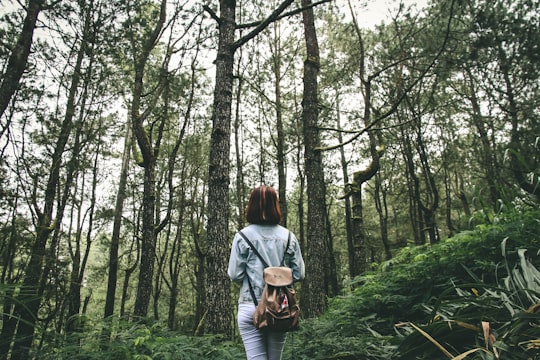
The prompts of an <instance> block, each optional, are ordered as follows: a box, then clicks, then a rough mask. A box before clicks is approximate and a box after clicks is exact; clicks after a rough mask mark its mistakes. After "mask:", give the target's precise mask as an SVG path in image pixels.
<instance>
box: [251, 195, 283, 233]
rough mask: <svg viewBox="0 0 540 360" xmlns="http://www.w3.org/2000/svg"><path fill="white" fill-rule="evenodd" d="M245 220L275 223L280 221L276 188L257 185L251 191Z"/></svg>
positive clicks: (257, 222) (253, 222) (258, 222)
mask: <svg viewBox="0 0 540 360" xmlns="http://www.w3.org/2000/svg"><path fill="white" fill-rule="evenodd" d="M246 220H247V221H248V222H249V223H250V224H271V225H277V224H279V223H280V222H281V210H280V208H279V199H278V196H277V193H276V190H274V188H272V187H270V186H265V185H262V186H259V187H257V188H255V189H253V191H252V192H251V195H250V197H249V202H248V205H247V208H246Z"/></svg>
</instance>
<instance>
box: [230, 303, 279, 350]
mask: <svg viewBox="0 0 540 360" xmlns="http://www.w3.org/2000/svg"><path fill="white" fill-rule="evenodd" d="M254 312H255V304H238V330H239V331H240V336H241V337H242V341H243V342H244V348H245V349H246V356H247V360H281V354H282V353H283V347H284V346H285V340H286V339H287V333H271V332H264V331H259V330H257V329H256V328H255V325H253V313H254Z"/></svg>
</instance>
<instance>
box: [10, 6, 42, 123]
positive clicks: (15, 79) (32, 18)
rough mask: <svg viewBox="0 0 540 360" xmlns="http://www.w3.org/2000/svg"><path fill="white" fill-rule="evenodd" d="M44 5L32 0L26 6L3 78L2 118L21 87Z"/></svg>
mask: <svg viewBox="0 0 540 360" xmlns="http://www.w3.org/2000/svg"><path fill="white" fill-rule="evenodd" d="M44 4H45V0H30V1H29V2H28V5H27V6H26V17H25V19H24V23H23V28H22V30H21V33H20V34H19V38H18V39H17V43H16V44H15V47H14V48H13V51H12V52H11V55H10V57H9V59H8V63H7V67H6V69H5V72H4V74H3V76H2V78H3V80H2V84H0V117H2V115H4V112H5V111H6V109H7V107H8V105H9V102H10V101H11V98H12V97H13V95H14V94H15V92H16V91H17V89H18V87H19V82H20V80H21V78H22V75H23V73H24V70H25V69H26V63H27V61H28V56H29V55H30V48H31V47H32V42H33V38H34V29H35V28H36V22H37V19H38V16H39V13H40V11H41V10H42V9H43V5H44ZM6 128H7V127H6Z"/></svg>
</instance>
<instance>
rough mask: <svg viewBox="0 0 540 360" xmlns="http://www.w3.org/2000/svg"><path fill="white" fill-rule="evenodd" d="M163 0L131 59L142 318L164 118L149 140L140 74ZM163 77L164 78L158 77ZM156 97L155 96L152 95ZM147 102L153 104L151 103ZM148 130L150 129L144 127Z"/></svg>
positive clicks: (150, 272) (138, 311) (138, 309)
mask: <svg viewBox="0 0 540 360" xmlns="http://www.w3.org/2000/svg"><path fill="white" fill-rule="evenodd" d="M166 7H167V1H166V0H162V2H161V9H160V16H159V19H158V20H157V22H156V24H155V27H154V29H153V30H152V31H151V32H150V33H149V36H148V38H146V39H145V40H144V44H143V48H142V51H141V53H140V54H136V55H134V56H135V62H134V71H135V79H134V84H133V100H132V104H131V121H132V126H133V134H134V136H135V139H136V140H137V144H138V145H139V149H140V151H141V155H142V159H143V161H142V163H141V164H140V165H141V166H142V167H143V168H144V180H143V199H142V208H143V212H142V229H141V230H142V235H141V241H142V243H141V260H140V267H139V282H138V285H137V295H136V298H135V305H134V309H133V315H134V316H135V317H137V318H144V317H146V316H147V313H148V306H149V304H150V297H151V295H152V279H153V278H154V265H155V255H156V254H155V246H156V235H157V233H156V229H157V226H156V223H155V220H156V218H155V213H156V178H155V176H156V163H157V155H158V153H159V144H160V140H161V134H162V133H161V132H162V129H163V126H164V124H165V122H166V121H167V119H166V118H165V116H163V115H158V116H161V119H160V124H159V130H158V131H159V133H158V134H157V135H156V138H157V139H156V141H155V143H154V144H152V143H151V140H150V139H152V138H153V137H152V136H151V135H150V134H148V133H147V130H146V129H145V126H144V121H145V120H146V118H147V117H148V116H149V115H150V111H149V109H147V110H145V111H144V112H141V100H142V97H143V93H144V90H145V89H144V84H143V77H144V74H145V67H146V63H147V61H148V59H149V56H150V52H151V51H152V50H153V49H154V47H155V46H156V45H157V40H158V38H159V36H160V33H161V30H162V28H163V25H164V24H165V20H166ZM161 80H164V79H161ZM163 88H164V87H163V83H161V84H160V86H158V90H157V91H156V95H159V94H160V92H161V91H162V90H163ZM155 101H157V96H156V98H155ZM151 106H155V103H154V104H151ZM148 131H152V129H150V130H148Z"/></svg>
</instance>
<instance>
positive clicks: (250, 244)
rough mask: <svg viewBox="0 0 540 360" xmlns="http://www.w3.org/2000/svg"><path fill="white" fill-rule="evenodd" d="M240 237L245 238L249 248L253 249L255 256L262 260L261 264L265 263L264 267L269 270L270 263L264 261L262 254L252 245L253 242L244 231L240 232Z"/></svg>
mask: <svg viewBox="0 0 540 360" xmlns="http://www.w3.org/2000/svg"><path fill="white" fill-rule="evenodd" d="M239 233H240V235H241V236H242V237H243V238H244V240H246V242H247V243H248V245H249V247H250V248H251V250H252V251H253V252H254V253H255V255H257V257H258V258H259V259H260V260H261V262H262V263H263V265H264V267H265V268H267V267H268V263H267V262H266V261H264V259H263V257H262V256H261V254H260V253H259V252H258V251H257V249H256V248H255V246H253V244H252V243H251V241H249V239H248V238H247V236H246V235H245V234H244V233H243V232H242V231H239Z"/></svg>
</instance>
